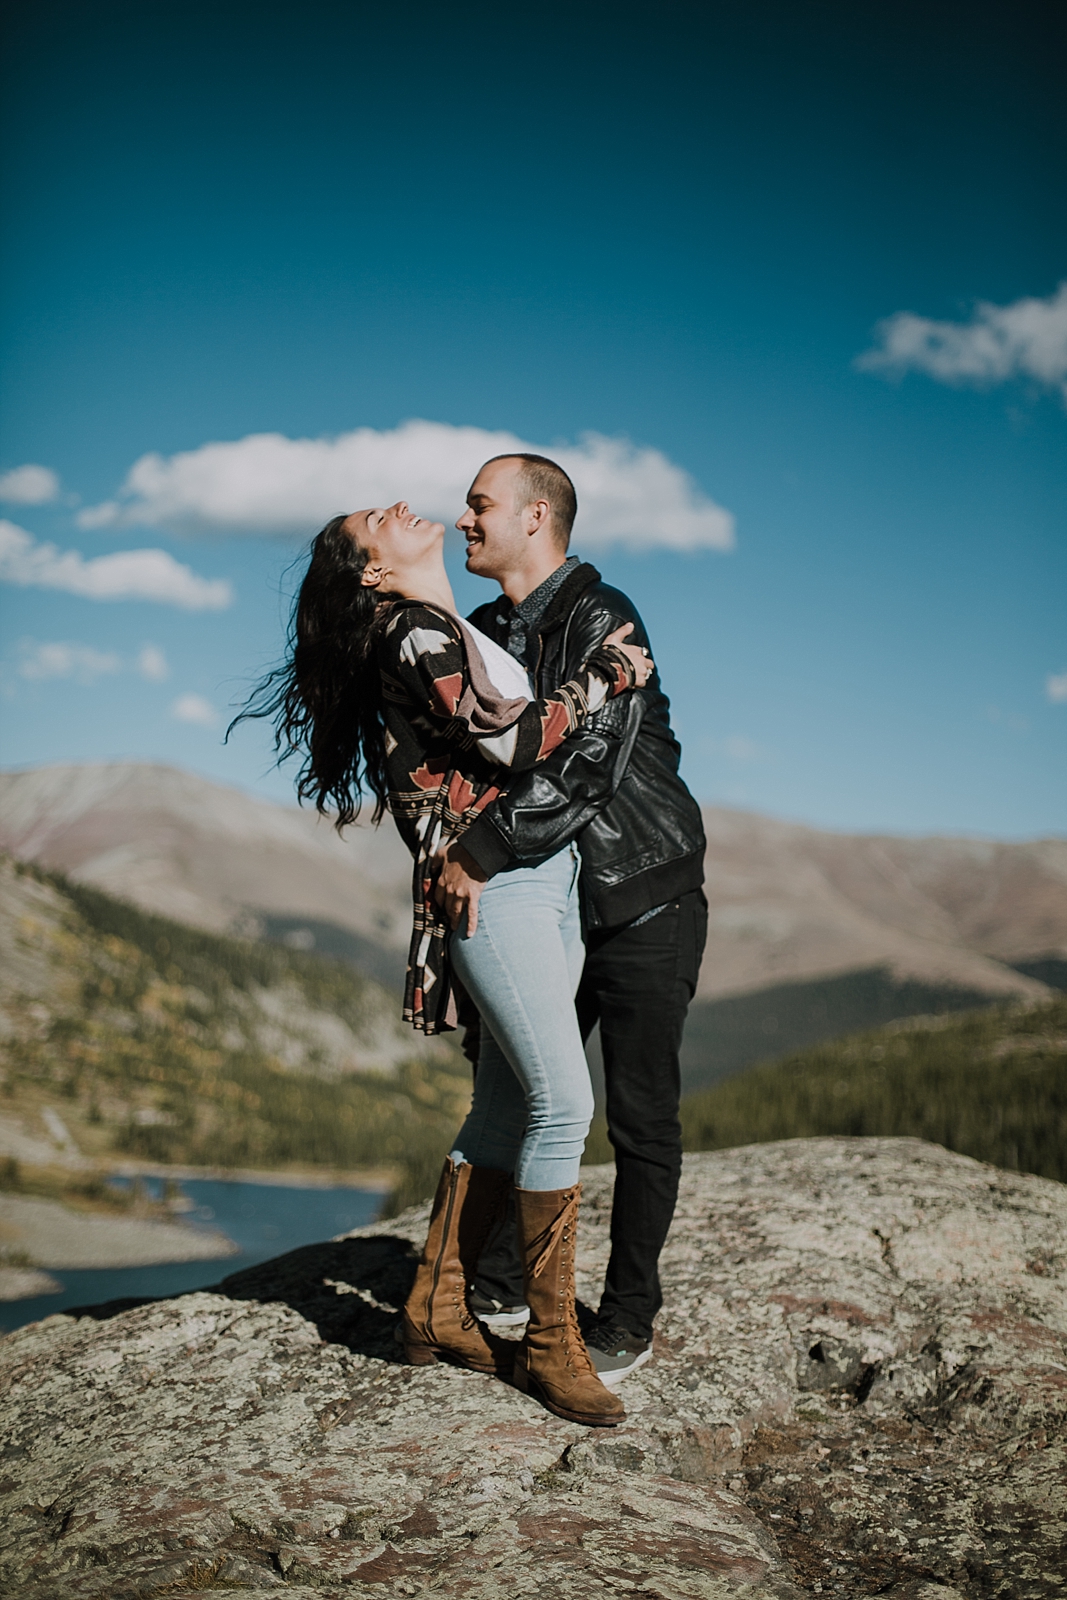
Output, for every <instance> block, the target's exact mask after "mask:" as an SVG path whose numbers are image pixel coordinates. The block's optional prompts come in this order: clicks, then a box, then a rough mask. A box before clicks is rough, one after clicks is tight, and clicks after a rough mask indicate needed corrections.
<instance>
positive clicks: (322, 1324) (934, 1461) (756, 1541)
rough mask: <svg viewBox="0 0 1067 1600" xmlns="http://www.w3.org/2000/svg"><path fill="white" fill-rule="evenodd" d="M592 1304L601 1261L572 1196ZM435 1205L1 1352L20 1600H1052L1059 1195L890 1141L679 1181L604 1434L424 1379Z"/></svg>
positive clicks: (1057, 1549) (593, 1184)
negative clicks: (650, 1327)
mask: <svg viewBox="0 0 1067 1600" xmlns="http://www.w3.org/2000/svg"><path fill="white" fill-rule="evenodd" d="M585 1178H586V1204H585V1207H584V1213H583V1225H582V1243H581V1258H580V1263H579V1267H580V1271H579V1290H580V1293H581V1295H582V1297H583V1299H584V1300H585V1301H586V1302H587V1303H591V1304H595V1300H596V1296H597V1294H598V1292H599V1286H600V1282H601V1281H602V1277H603V1270H604V1266H605V1263H606V1258H607V1249H608V1233H607V1225H608V1217H609V1211H610V1200H611V1178H612V1174H611V1172H610V1170H609V1169H606V1168H599V1169H592V1170H590V1171H588V1172H587V1173H586V1174H585ZM425 1215H426V1213H425V1208H416V1209H415V1210H414V1211H411V1212H408V1213H405V1214H404V1215H403V1216H402V1217H399V1218H394V1219H391V1220H390V1221H389V1222H383V1223H378V1224H375V1225H373V1226H372V1227H370V1228H364V1229H361V1230H358V1231H357V1232H356V1233H354V1234H351V1235H348V1236H346V1237H345V1238H342V1239H339V1240H336V1241H333V1242H330V1243H326V1244H322V1245H312V1246H308V1247H306V1248H304V1249H302V1250H297V1251H293V1252H291V1253H290V1254H289V1255H287V1256H283V1257H281V1258H279V1259H278V1260H277V1261H274V1262H269V1263H266V1264H264V1265H263V1266H261V1267H257V1268H254V1269H251V1270H249V1271H247V1272H243V1273H237V1274H234V1275H233V1276H232V1277H230V1278H228V1279H225V1280H224V1281H223V1283H222V1284H220V1285H219V1286H218V1288H217V1289H216V1290H214V1291H212V1292H204V1293H196V1294H189V1295H185V1296H182V1297H179V1298H177V1299H173V1300H166V1301H159V1302H154V1303H150V1304H146V1305H142V1306H134V1307H130V1308H128V1309H122V1310H116V1309H115V1308H114V1307H112V1308H106V1307H105V1308H97V1309H96V1310H95V1311H94V1312H93V1313H92V1314H86V1315H82V1316H55V1317H50V1318H48V1319H47V1320H45V1321H44V1322H41V1323H37V1324H35V1325H33V1326H31V1327H28V1328H24V1329H21V1330H20V1331H19V1332H17V1333H15V1334H12V1335H10V1336H9V1337H8V1338H7V1339H5V1340H3V1341H2V1342H0V1381H2V1382H3V1386H4V1424H3V1432H4V1439H3V1449H4V1455H3V1462H2V1465H0V1493H2V1494H3V1506H4V1521H5V1526H6V1530H7V1532H6V1544H5V1550H4V1554H3V1568H2V1570H0V1589H2V1590H3V1592H11V1593H15V1592H17V1593H19V1594H20V1595H22V1596H25V1597H26V1600H97V1597H100V1600H104V1597H106V1600H135V1597H136V1600H142V1597H143V1600H149V1597H154V1596H162V1595H164V1594H166V1595H168V1596H179V1595H183V1594H193V1593H201V1592H204V1591H205V1590H224V1589H228V1590H232V1591H235V1592H240V1593H244V1594H249V1595H259V1594H262V1595H263V1596H267V1595H271V1596H273V1595H275V1594H279V1595H280V1594H281V1593H283V1592H284V1593H287V1594H290V1595H294V1596H306V1597H307V1600H311V1597H312V1596H314V1597H316V1600H322V1597H324V1596H330V1595H336V1596H343V1595H350V1594H351V1595H360V1594H367V1595H382V1596H394V1595H421V1594H427V1595H431V1594H432V1595H435V1596H437V1595H439V1596H443V1597H452V1596H455V1597H459V1596H461V1595H462V1596H464V1597H465V1600H503V1597H504V1596H508V1597H511V1596H516V1595H518V1596H527V1595H528V1596H531V1597H533V1596H536V1597H538V1600H586V1597H588V1596H591V1595H596V1594H600V1593H604V1594H619V1595H626V1594H630V1595H634V1596H642V1597H645V1600H650V1597H656V1600H690V1597H692V1600H720V1597H721V1600H727V1597H730V1600H741V1597H745V1600H771V1597H774V1600H787V1597H795V1596H798V1595H800V1594H804V1593H823V1594H829V1593H839V1594H843V1595H846V1596H849V1597H851V1596H859V1595H866V1594H879V1595H888V1596H891V1597H892V1600H935V1597H936V1600H953V1597H954V1596H956V1595H958V1596H965V1597H972V1596H973V1597H975V1600H977V1597H979V1596H981V1597H983V1600H985V1597H986V1596H990V1597H992V1596H1005V1597H1007V1596H1011V1597H1012V1600H1030V1597H1034V1600H1038V1597H1041V1600H1045V1597H1051V1596H1054V1595H1061V1594H1063V1593H1064V1582H1063V1574H1064V1572H1065V1571H1067V1542H1065V1535H1067V1493H1065V1491H1064V1486H1063V1468H1064V1455H1065V1448H1064V1419H1065V1414H1067V1351H1065V1343H1067V1249H1065V1245H1064V1240H1065V1239H1067V1189H1064V1188H1063V1187H1062V1186H1061V1185H1058V1184H1055V1183H1052V1182H1050V1181H1047V1180H1043V1179H1038V1178H1032V1177H1027V1176H1022V1175H1019V1174H1015V1173H1005V1172H1001V1171H997V1170H996V1169H993V1168H990V1167H987V1166H983V1165H981V1164H980V1163H978V1162H975V1161H971V1160H968V1159H967V1158H965V1157H961V1156H956V1155H951V1154H949V1153H948V1152H946V1151H944V1150H942V1149H940V1148H939V1147H936V1146H932V1145H924V1144H921V1143H919V1142H918V1141H915V1140H901V1139H897V1140H894V1139H873V1140H860V1139H812V1140H795V1141H786V1142H783V1143H780V1144H775V1145H761V1146H749V1147H747V1148H745V1149H741V1150H731V1151H723V1152H717V1153H709V1154H701V1155H694V1156H689V1157H687V1158H686V1165H685V1172H684V1176H683V1181H682V1191H681V1196H680V1201H679V1207H678V1213H677V1217H676V1220H675V1225H674V1227H673V1229H672V1232H671V1237H670V1239H669V1241H668V1245H667V1249H666V1252H665V1255H664V1263H663V1278H664V1290H665V1296H666V1304H665V1307H664V1311H663V1313H662V1314H661V1317H660V1319H659V1324H658V1327H657V1338H656V1354H655V1359H654V1360H653V1361H652V1362H650V1363H649V1364H648V1365H647V1366H646V1367H644V1368H642V1369H641V1370H640V1371H639V1372H638V1373H636V1374H635V1375H634V1376H633V1377H632V1378H631V1379H630V1380H628V1381H627V1383H626V1384H625V1385H624V1386H623V1389H622V1391H621V1393H622V1395H623V1397H624V1398H625V1400H626V1404H627V1408H628V1411H629V1419H628V1421H627V1423H626V1424H625V1425H624V1426H623V1427H621V1428H619V1429H616V1430H605V1431H600V1430H589V1429H583V1428H580V1427H576V1426H573V1425H570V1424H567V1423H564V1422H562V1421H560V1420H559V1419H557V1418H555V1417H552V1416H550V1415H549V1414H548V1413H547V1412H545V1411H543V1410H541V1409H540V1408H539V1407H538V1406H537V1405H536V1404H535V1403H534V1402H533V1401H531V1400H530V1399H528V1398H527V1397H525V1396H522V1395H520V1394H518V1393H516V1392H515V1391H513V1390H511V1389H510V1388H508V1387H506V1386H505V1385H503V1384H501V1383H498V1382H494V1381H493V1380H491V1379H488V1378H484V1377H481V1376H479V1375H477V1374H473V1373H467V1372H461V1371H457V1370H454V1369H451V1368H448V1367H445V1366H437V1367H433V1368H429V1369H415V1368H410V1367H407V1366H405V1365H403V1363H402V1361H401V1360H400V1359H399V1351H398V1348H397V1346H396V1344H395V1342H394V1340H393V1330H394V1327H395V1322H396V1308H397V1306H398V1305H399V1304H400V1303H401V1302H402V1300H403V1297H404V1295H405V1293H406V1291H407V1287H408V1285H409V1283H410V1281H411V1277H412V1273H413V1270H414V1251H415V1248H416V1247H417V1245H418V1244H419V1243H421V1236H422V1232H423V1230H424V1227H425Z"/></svg>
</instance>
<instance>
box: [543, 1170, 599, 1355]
mask: <svg viewBox="0 0 1067 1600" xmlns="http://www.w3.org/2000/svg"><path fill="white" fill-rule="evenodd" d="M579 1201H580V1193H579V1191H578V1190H575V1192H574V1193H573V1194H572V1195H570V1197H569V1198H568V1199H567V1201H566V1203H565V1204H564V1206H563V1209H562V1210H561V1211H560V1212H559V1214H558V1215H557V1216H556V1217H554V1218H553V1220H552V1221H551V1222H550V1223H549V1224H548V1227H547V1228H545V1229H544V1230H543V1232H542V1233H540V1234H538V1236H537V1238H536V1239H534V1240H533V1241H532V1243H533V1245H534V1246H538V1245H539V1246H540V1248H539V1249H538V1252H537V1258H536V1260H535V1261H534V1264H533V1266H532V1267H531V1269H530V1275H531V1277H534V1278H539V1277H540V1276H541V1274H542V1273H543V1272H544V1270H545V1267H546V1266H547V1265H548V1263H549V1261H550V1260H551V1258H552V1255H553V1252H554V1251H555V1249H556V1246H557V1245H558V1246H559V1252H560V1262H559V1266H560V1271H559V1297H558V1304H557V1311H558V1313H559V1322H560V1326H561V1328H562V1329H563V1335H564V1340H563V1342H564V1348H565V1350H566V1353H567V1366H568V1368H569V1369H570V1370H571V1371H572V1372H574V1373H575V1374H577V1373H582V1372H591V1373H593V1375H594V1376H595V1375H596V1368H595V1367H594V1366H593V1363H592V1360H591V1359H590V1356H589V1352H588V1351H587V1350H586V1348H585V1340H584V1339H583V1338H582V1330H581V1329H580V1328H579V1326H578V1313H577V1310H576V1309H575V1304H574V1295H573V1293H571V1294H568V1293H567V1289H566V1285H567V1284H573V1283H574V1265H575V1263H574V1260H573V1255H574V1242H575V1236H576V1234H577V1231H578V1230H577V1223H578V1206H579ZM542 1240H543V1241H544V1242H543V1243H542V1242H541V1241H542ZM568 1252H570V1254H571V1257H572V1259H571V1262H570V1271H569V1272H568V1270H567V1269H568V1259H567V1257H568Z"/></svg>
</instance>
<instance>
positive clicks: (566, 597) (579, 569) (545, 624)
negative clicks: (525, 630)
mask: <svg viewBox="0 0 1067 1600" xmlns="http://www.w3.org/2000/svg"><path fill="white" fill-rule="evenodd" d="M599 582H600V573H599V572H598V571H597V569H596V568H595V567H594V566H592V565H591V564H590V563H589V562H588V561H582V562H581V563H580V564H579V565H578V566H576V567H575V568H574V570H573V571H572V572H570V573H568V575H567V577H566V578H565V579H564V581H563V583H561V584H560V586H559V588H558V590H557V591H556V593H555V594H554V595H553V596H552V599H551V600H550V601H549V602H548V605H547V606H546V607H545V612H544V615H543V616H542V618H541V620H540V622H539V623H538V624H537V631H538V633H540V634H542V635H544V634H546V633H553V632H554V631H555V629H556V628H561V627H562V626H563V624H564V623H565V622H566V620H567V618H568V617H569V616H570V614H571V612H572V611H573V609H574V606H575V603H576V601H577V599H578V597H579V595H581V594H583V593H584V592H585V590H586V589H588V588H589V586H590V584H593V583H599Z"/></svg>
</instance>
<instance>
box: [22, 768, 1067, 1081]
mask: <svg viewBox="0 0 1067 1600" xmlns="http://www.w3.org/2000/svg"><path fill="white" fill-rule="evenodd" d="M704 823H705V829H706V832H707V837H708V851H707V861H706V874H707V881H706V892H707V896H708V901H709V910H710V917H709V936H708V947H707V951H706V954H705V958H704V964H703V969H702V972H701V977H700V984H699V988H698V992H697V999H696V1003H695V1005H694V1007H693V1009H692V1012H691V1015H690V1023H689V1027H688V1029H687V1035H686V1045H685V1049H684V1052H683V1070H684V1077H685V1081H686V1086H687V1087H689V1088H694V1087H699V1086H700V1085H703V1084H706V1083H710V1082H713V1081H715V1080H716V1079H717V1078H719V1077H721V1076H723V1075H725V1074H726V1073H728V1072H730V1071H733V1070H736V1069H737V1068H738V1067H739V1066H744V1065H746V1064H747V1063H748V1062H750V1061H753V1060H756V1059H759V1058H760V1057H765V1056H768V1055H774V1054H780V1053H781V1052H783V1051H784V1050H787V1049H793V1048H797V1047H799V1046H802V1045H806V1044H809V1043H813V1042H815V1041H816V1040H817V1039H819V1038H825V1037H832V1036H834V1035H835V1034H839V1033H842V1032H845V1031H847V1030H848V1029H849V1028H854V1027H866V1026H872V1025H875V1024H877V1023H879V1022H883V1021H888V1020H891V1019H892V1018H893V1017H898V1016H904V1015H910V1014H916V1013H922V1012H926V1011H944V1010H951V1009H961V1008H964V1007H967V1006H973V1005H977V1004H981V1003H982V1002H983V1001H986V1002H988V1001H992V1000H1009V999H1012V998H1018V999H1020V1000H1026V999H1037V998H1039V997H1047V995H1048V994H1049V992H1050V991H1049V984H1050V983H1051V984H1052V985H1053V986H1055V987H1063V986H1064V980H1065V976H1067V839H1062V838H1052V839H1042V840H1034V841H1025V842H1020V843H1013V842H1004V841H998V840H990V839H973V838H958V837H927V838H900V837H894V836H891V835H867V834H846V833H831V832H828V831H825V830H820V829H816V828H810V827H805V826H802V825H800V824H796V823H789V822H782V821H777V820H774V819H771V818H768V817H762V816H758V815H755V814H753V813H750V812H743V811H738V810H730V809H726V808H722V807H708V808H706V809H705V811H704ZM0 845H2V847H3V848H4V849H6V850H8V851H10V852H11V853H12V854H13V855H15V856H16V857H20V858H22V859H27V860H31V861H35V862H38V863H39V864H41V865H42V866H45V867H49V868H53V869H59V870H62V871H63V872H65V873H67V874H68V875H69V876H70V877H71V878H72V879H73V880H74V881H75V882H82V883H86V884H91V885H94V886H96V887H98V888H100V889H103V890H105V891H106V892H107V893H109V894H111V895H116V896H119V897H121V898H125V899H128V900H130V901H132V902H133V903H134V904H136V905H138V906H140V907H141V908H142V909H144V910H148V911H152V912H155V913H157V914H160V915H163V916H167V917H170V918H174V919H176V920H177V921H180V922H185V923H187V924H189V925H191V926H195V927H201V928H204V929H208V930H211V931H214V932H220V933H221V932H230V933H240V934H243V935H246V936H247V935H252V936H258V937H263V938H267V939H271V940H274V941H280V942H283V943H286V944H288V945H290V946H291V947H294V948H296V949H305V950H306V949H315V950H317V951H319V952H321V953H323V954H331V955H335V956H341V957H342V958H345V959H347V960H349V961H350V962H351V963H353V964H354V965H356V966H358V967H360V968H362V970H364V971H365V972H367V973H368V974H370V975H371V976H373V977H375V978H377V979H378V980H379V981H382V982H384V983H386V984H387V985H389V986H392V987H394V988H395V987H396V985H397V983H398V982H399V979H400V976H401V974H402V971H403V962H404V954H405V951H406V947H407V942H408V935H409V928H410V920H409V919H410V880H411V864H410V859H409V857H408V854H407V851H406V850H405V849H404V847H403V845H402V844H401V842H400V840H399V838H398V837H397V834H396V832H395V830H394V829H393V827H392V824H391V823H390V822H389V821H388V820H386V821H385V822H384V823H383V824H382V825H381V827H380V828H373V827H371V826H370V825H369V824H360V825H357V826H356V827H354V828H351V829H349V830H348V832H347V833H346V834H345V836H344V837H343V838H341V837H339V836H338V835H337V833H336V831H335V830H334V829H333V828H332V827H331V826H330V824H329V822H328V821H326V820H324V819H320V818H317V817H316V816H315V815H314V813H311V812H308V811H303V810H300V809H299V808H297V807H295V806H292V807H287V806H281V805H276V804H273V803H270V802H268V801H264V800H260V799H256V798H253V797H251V796H249V795H247V794H245V793H242V792H241V791H239V790H237V789H232V788H226V787H224V786H222V785H219V784H217V783H213V782H209V781H208V780H207V779H204V778H201V777H198V776H196V775H195V774H193V773H190V772H186V771H182V770H179V769H176V768H172V767H166V766H161V765H155V764H150V763H141V762H114V763H106V764H91V765H68V766H52V767H42V768H35V769H28V770H24V771H19V772H8V773H4V774H0Z"/></svg>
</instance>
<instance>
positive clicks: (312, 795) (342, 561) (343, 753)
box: [226, 517, 391, 831]
mask: <svg viewBox="0 0 1067 1600" xmlns="http://www.w3.org/2000/svg"><path fill="white" fill-rule="evenodd" d="M345 520H346V519H345V518H344V517H334V518H333V520H332V521H331V522H328V523H327V524H326V526H325V528H323V530H322V532H321V533H318V534H316V535H315V538H314V540H313V541H312V545H311V560H310V561H309V563H308V568H307V571H306V572H305V574H304V579H303V582H302V583H301V585H300V592H299V594H298V595H297V597H296V602H295V604H294V605H293V610H292V615H291V617H290V619H289V632H288V636H287V639H286V660H285V661H284V662H283V663H282V665H281V666H280V667H275V669H274V671H273V672H270V673H268V674H267V676H266V677H265V678H264V679H263V681H262V683H260V684H259V685H258V687H257V688H256V689H254V690H253V692H252V694H251V695H250V696H249V698H248V701H247V704H246V705H245V708H244V710H243V711H241V712H240V713H239V714H238V715H237V716H236V717H235V718H234V719H233V721H232V722H231V723H230V726H229V728H228V729H227V730H226V737H227V738H229V735H230V733H231V731H232V730H233V729H234V728H235V727H236V726H237V724H238V723H239V722H244V721H245V720H246V719H247V718H250V717H264V718H267V719H269V720H270V721H271V722H273V724H274V748H275V750H276V751H277V752H278V761H279V763H280V762H282V761H285V760H287V759H288V758H289V757H290V756H300V757H302V764H301V767H300V771H299V773H298V775H297V782H296V792H297V795H298V796H299V798H300V799H301V800H314V802H315V809H316V811H319V812H321V813H322V814H324V815H325V813H326V812H328V811H331V810H332V811H333V812H334V813H335V826H336V827H337V829H338V831H340V830H341V829H342V828H344V827H347V826H348V824H349V823H351V822H354V821H355V819H356V817H357V816H358V814H359V810H360V806H361V804H362V798H363V795H364V793H365V792H366V791H367V790H369V791H370V793H371V794H373V796H374V802H375V804H374V821H375V822H379V821H380V820H381V818H382V815H383V814H384V812H385V804H386V776H385V730H384V724H383V722H382V715H381V710H382V693H381V679H380V675H379V671H378V667H377V664H376V663H375V660H374V655H373V647H374V642H375V639H376V638H377V635H378V634H379V632H380V631H381V628H382V625H383V624H384V622H385V620H386V617H387V615H388V613H389V611H390V610H391V607H390V606H388V605H384V606H383V604H382V599H381V596H380V595H379V594H378V593H377V592H376V591H375V590H373V589H368V588H364V587H363V585H362V583H361V582H360V580H361V578H362V576H363V569H364V568H365V566H366V565H367V552H366V551H365V550H361V549H360V548H359V546H358V545H357V544H356V542H355V540H354V539H352V538H351V536H350V535H349V534H347V533H346V532H345V531H344V523H345Z"/></svg>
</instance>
